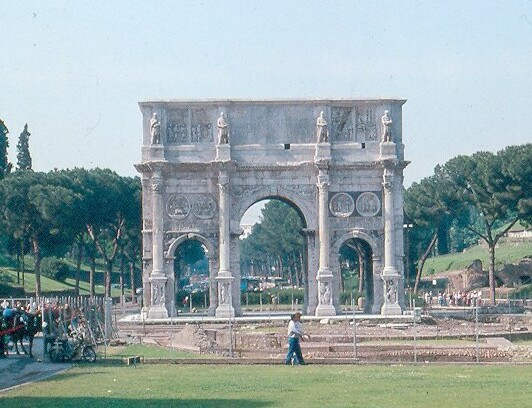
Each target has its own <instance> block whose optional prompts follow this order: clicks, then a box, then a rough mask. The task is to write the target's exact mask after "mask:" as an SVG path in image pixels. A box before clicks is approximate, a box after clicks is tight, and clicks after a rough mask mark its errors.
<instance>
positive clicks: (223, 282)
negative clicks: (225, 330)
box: [216, 170, 235, 318]
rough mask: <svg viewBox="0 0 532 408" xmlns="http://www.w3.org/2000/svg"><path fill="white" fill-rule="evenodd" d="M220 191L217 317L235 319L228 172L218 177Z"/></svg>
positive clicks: (221, 172)
mask: <svg viewBox="0 0 532 408" xmlns="http://www.w3.org/2000/svg"><path fill="white" fill-rule="evenodd" d="M218 190H219V195H220V197H219V214H218V215H219V220H218V222H219V256H220V261H219V269H218V276H217V277H216V280H217V281H218V307H217V308H216V317H223V318H228V317H233V316H234V315H235V310H234V308H233V304H232V296H231V293H232V283H233V276H232V275H231V270H230V265H231V263H230V256H231V245H230V241H231V230H230V213H229V206H230V203H229V176H228V174H227V172H226V171H224V170H222V171H220V174H219V177H218Z"/></svg>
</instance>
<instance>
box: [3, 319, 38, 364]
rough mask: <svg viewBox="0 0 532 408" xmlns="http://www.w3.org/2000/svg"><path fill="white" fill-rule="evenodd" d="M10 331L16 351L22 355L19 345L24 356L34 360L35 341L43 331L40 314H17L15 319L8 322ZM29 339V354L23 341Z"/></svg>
mask: <svg viewBox="0 0 532 408" xmlns="http://www.w3.org/2000/svg"><path fill="white" fill-rule="evenodd" d="M7 326H8V327H10V328H9V329H8V330H9V331H10V333H8V334H10V335H11V341H13V344H14V345H15V351H16V353H17V354H20V352H19V349H18V344H20V347H21V348H22V351H23V352H24V354H27V355H29V357H31V358H33V353H32V350H33V339H34V338H35V335H36V334H37V333H38V332H40V331H41V330H42V324H41V315H40V312H37V313H29V312H25V311H18V312H16V313H15V316H14V318H13V319H10V320H8V325H7ZM25 337H27V338H28V340H29V353H28V351H27V350H26V348H25V347H24V344H23V343H22V340H23V339H24V338H25Z"/></svg>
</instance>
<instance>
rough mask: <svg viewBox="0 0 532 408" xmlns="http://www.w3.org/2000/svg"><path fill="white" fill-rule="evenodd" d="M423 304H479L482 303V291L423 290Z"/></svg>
mask: <svg viewBox="0 0 532 408" xmlns="http://www.w3.org/2000/svg"><path fill="white" fill-rule="evenodd" d="M424 300H425V305H427V306H433V305H438V306H480V304H481V303H482V291H481V290H473V291H470V292H462V291H461V290H459V291H457V292H450V291H447V292H443V291H441V292H437V293H436V294H434V293H433V292H432V291H428V292H425V295H424Z"/></svg>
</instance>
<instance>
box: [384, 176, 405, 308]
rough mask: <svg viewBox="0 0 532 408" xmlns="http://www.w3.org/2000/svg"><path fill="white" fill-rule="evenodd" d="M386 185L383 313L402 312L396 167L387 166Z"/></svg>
mask: <svg viewBox="0 0 532 408" xmlns="http://www.w3.org/2000/svg"><path fill="white" fill-rule="evenodd" d="M382 185H383V187H384V189H383V190H384V268H383V270H382V275H381V278H382V280H383V283H384V304H383V305H382V308H381V314H382V315H400V314H402V311H401V307H400V306H399V302H398V299H399V296H398V295H399V293H398V283H399V278H400V276H399V273H398V272H397V269H396V267H395V265H396V262H395V261H396V260H395V225H394V224H395V223H394V220H395V215H394V205H393V185H394V169H393V168H390V167H385V169H384V175H383V183H382Z"/></svg>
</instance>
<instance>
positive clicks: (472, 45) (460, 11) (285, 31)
mask: <svg viewBox="0 0 532 408" xmlns="http://www.w3.org/2000/svg"><path fill="white" fill-rule="evenodd" d="M0 52H1V53H2V55H1V57H0V118H1V119H3V120H4V122H5V123H6V125H7V127H8V129H9V131H10V134H9V137H10V156H11V159H12V161H13V162H16V158H15V156H16V143H17V139H18V136H19V134H20V133H21V132H22V130H23V127H24V124H25V123H28V126H29V131H30V133H31V137H30V151H31V154H32V158H33V168H34V169H35V170H38V171H49V170H52V169H54V168H72V167H75V166H77V167H86V168H93V167H108V168H111V169H113V170H115V171H116V172H117V173H119V174H121V175H124V176H133V175H136V171H135V169H134V167H133V164H135V163H138V162H140V148H141V136H142V121H141V120H142V116H141V113H140V110H139V108H138V105H137V103H138V102H139V101H142V100H151V99H189V98H190V99H201V98H249V99H262V98H379V97H386V98H404V99H407V100H408V101H407V103H406V104H405V105H404V107H403V142H404V143H405V158H406V160H409V161H411V164H410V165H409V166H408V167H407V168H406V169H405V186H407V187H408V186H409V185H410V184H411V183H412V182H414V181H419V180H421V179H422V178H424V177H427V176H430V175H431V174H432V171H433V169H434V167H435V166H436V165H437V164H438V163H440V164H443V163H445V162H446V161H447V160H449V159H451V158H452V157H455V156H457V155H460V154H472V153H474V152H476V151H479V150H489V151H492V152H495V151H497V150H500V149H502V148H504V147H505V146H507V145H512V144H522V143H528V142H531V141H532V132H531V130H530V129H531V125H530V117H531V112H530V111H531V107H532V2H531V1H519V0H512V1H507V0H506V1H489V0H483V1H472V0H468V1H466V2H463V1H458V0H456V1H408V0H405V1H399V0H397V1H370V0H368V1H356V0H349V1H348V0H346V1H323V0H321V1H314V0H304V1H286V0H285V1H274V0H268V1H253V0H241V1H226V0H217V1H206V0H205V1H184V0H181V1H164V0H160V1H157V2H150V1H145V0H144V1H134V0H131V1H112V2H111V1H98V0H96V1H94V0H93V1H63V0H54V1H48V2H44V1H13V0H0Z"/></svg>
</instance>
